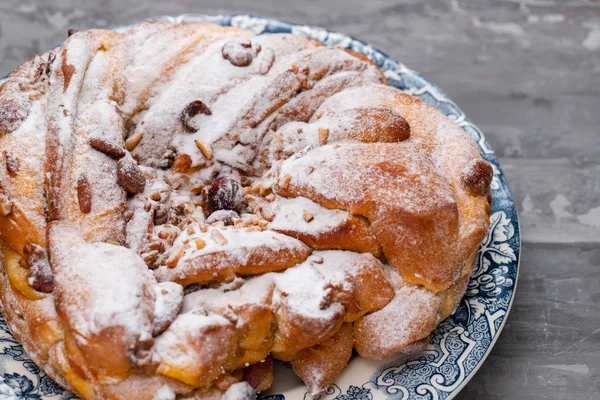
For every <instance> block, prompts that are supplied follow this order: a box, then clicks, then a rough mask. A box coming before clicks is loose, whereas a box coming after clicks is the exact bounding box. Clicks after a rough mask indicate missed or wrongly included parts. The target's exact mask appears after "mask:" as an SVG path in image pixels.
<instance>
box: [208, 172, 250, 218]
mask: <svg viewBox="0 0 600 400" xmlns="http://www.w3.org/2000/svg"><path fill="white" fill-rule="evenodd" d="M241 192H242V188H241V186H240V184H239V183H238V181H237V180H235V179H231V178H228V177H226V176H221V177H219V178H217V179H216V180H215V181H214V182H213V183H212V185H210V186H209V187H208V189H206V190H205V193H204V203H205V205H206V206H207V211H208V212H209V213H211V214H212V213H213V212H215V211H218V210H235V209H237V208H238V206H239V203H240V201H241V199H242V195H241Z"/></svg>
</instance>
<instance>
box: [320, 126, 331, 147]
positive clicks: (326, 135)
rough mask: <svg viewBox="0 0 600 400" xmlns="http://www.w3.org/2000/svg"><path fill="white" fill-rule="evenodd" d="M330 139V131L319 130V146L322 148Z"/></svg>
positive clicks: (325, 129)
mask: <svg viewBox="0 0 600 400" xmlns="http://www.w3.org/2000/svg"><path fill="white" fill-rule="evenodd" d="M328 138H329V129H327V128H319V144H320V145H321V146H323V145H326V144H327V139H328Z"/></svg>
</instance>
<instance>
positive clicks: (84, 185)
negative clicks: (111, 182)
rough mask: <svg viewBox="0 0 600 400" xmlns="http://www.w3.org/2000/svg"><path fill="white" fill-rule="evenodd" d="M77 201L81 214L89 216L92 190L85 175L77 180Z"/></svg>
mask: <svg viewBox="0 0 600 400" xmlns="http://www.w3.org/2000/svg"><path fill="white" fill-rule="evenodd" d="M77 200H78V201H79V209H80V210H81V212H82V213H84V214H89V213H90V212H91V211H92V188H91V187H90V182H89V181H88V179H87V177H86V176H85V175H81V176H80V177H79V179H77Z"/></svg>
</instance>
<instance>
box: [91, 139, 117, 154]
mask: <svg viewBox="0 0 600 400" xmlns="http://www.w3.org/2000/svg"><path fill="white" fill-rule="evenodd" d="M90 146H92V147H93V148H94V149H96V150H98V151H100V152H102V153H104V154H106V155H107V156H109V157H112V158H115V159H119V158H123V157H124V156H125V149H124V148H123V147H121V146H119V145H116V144H115V143H111V142H109V141H108V140H106V139H104V138H100V137H93V138H91V139H90Z"/></svg>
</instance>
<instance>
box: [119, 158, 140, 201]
mask: <svg viewBox="0 0 600 400" xmlns="http://www.w3.org/2000/svg"><path fill="white" fill-rule="evenodd" d="M117 178H118V179H119V183H120V184H121V186H123V188H125V190H127V191H128V192H129V193H142V192H143V191H144V189H145V188H146V177H145V176H144V173H143V172H142V170H141V169H140V167H138V166H137V164H136V163H135V161H134V160H133V159H132V158H130V157H125V158H122V159H120V160H119V162H118V163H117Z"/></svg>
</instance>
